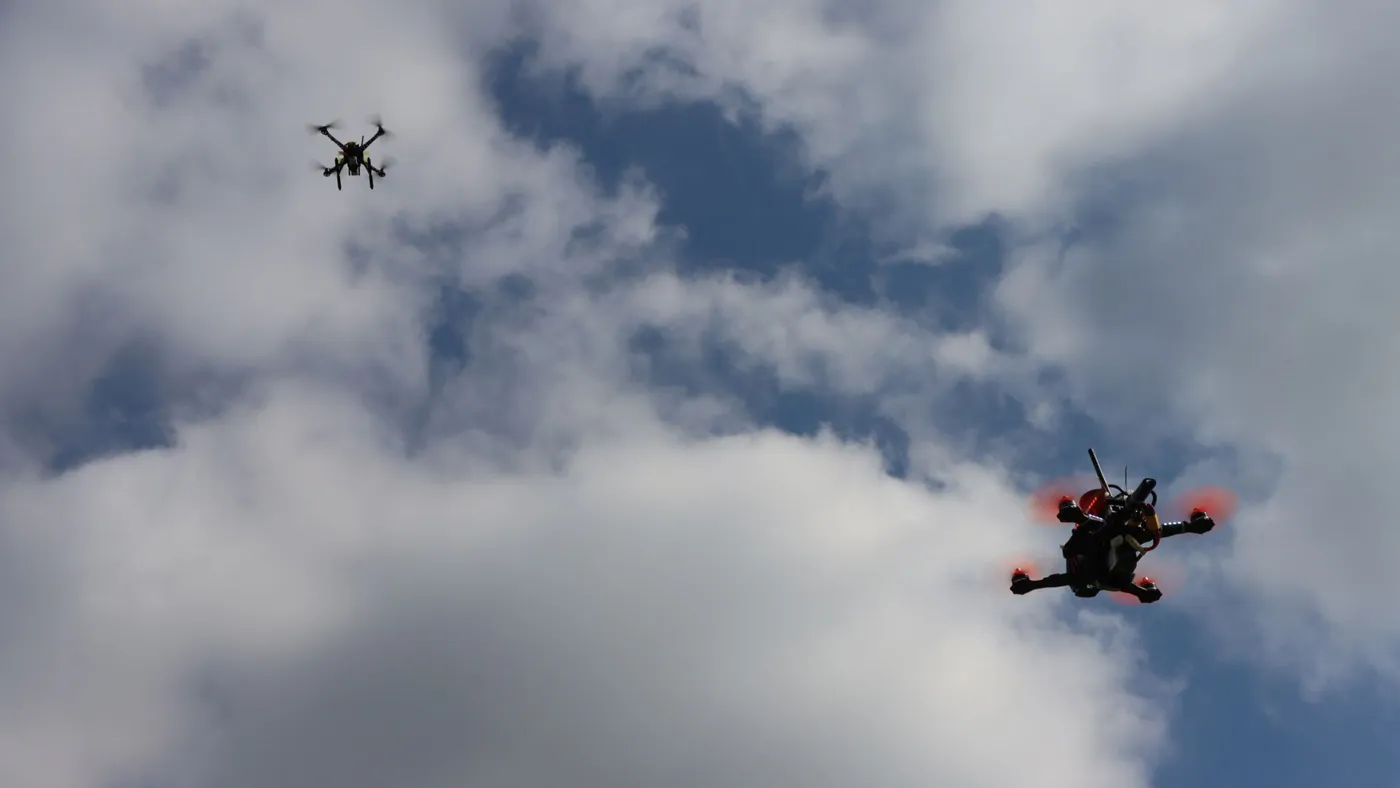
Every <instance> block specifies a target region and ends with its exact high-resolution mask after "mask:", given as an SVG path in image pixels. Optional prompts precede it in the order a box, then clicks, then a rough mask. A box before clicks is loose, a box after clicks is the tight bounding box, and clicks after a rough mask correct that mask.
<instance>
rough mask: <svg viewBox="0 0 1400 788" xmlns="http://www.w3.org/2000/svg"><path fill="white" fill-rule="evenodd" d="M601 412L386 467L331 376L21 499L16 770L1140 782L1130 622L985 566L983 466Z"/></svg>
mask: <svg viewBox="0 0 1400 788" xmlns="http://www.w3.org/2000/svg"><path fill="white" fill-rule="evenodd" d="M624 399H627V398H626V397H625V396H624ZM622 407H624V409H625V410H626V422H627V423H628V424H629V425H632V429H631V432H630V433H629V434H627V435H623V436H618V437H614V438H590V439H589V440H586V441H585V442H584V447H583V448H582V449H581V450H580V451H579V452H578V453H577V454H575V455H573V457H572V459H571V461H570V462H569V464H568V467H567V469H566V470H565V471H564V472H562V473H557V474H556V473H548V472H546V473H542V474H536V473H528V474H512V473H500V472H493V471H489V470H472V469H470V468H468V467H463V466H459V465H457V464H455V463H448V464H445V465H444V464H439V463H433V464H426V463H427V461H426V460H420V461H416V462H413V461H407V460H404V459H401V458H399V457H398V456H397V455H395V454H394V453H393V452H392V451H391V450H389V449H388V447H387V446H386V443H385V441H384V436H383V435H382V433H381V429H380V427H379V426H378V424H377V423H376V420H375V419H374V418H373V417H372V416H371V415H370V414H367V413H366V412H364V411H362V410H361V409H359V408H358V407H357V406H356V405H354V404H353V402H351V401H349V400H347V398H345V397H344V396H343V395H342V394H340V393H338V392H336V391H328V390H324V389H318V388H314V387H305V386H302V385H286V386H278V387H276V388H275V389H273V390H272V391H271V392H270V393H269V394H268V395H267V396H266V397H265V398H263V399H262V404H261V405H259V406H257V407H255V408H244V409H240V410H239V411H237V412H234V413H231V414H229V415H228V416H226V417H225V418H223V419H222V420H220V421H219V422H217V423H210V424H204V425H201V426H191V427H188V428H186V429H185V430H184V431H183V432H182V438H181V445H180V447H179V448H176V449H172V450H169V451H161V452H151V453H147V454H143V455H131V456H127V457H122V458H117V459H113V460H107V461H102V462H99V463H94V464H91V465H89V466H86V467H85V468H84V469H82V470H80V471H77V472H75V473H73V474H70V475H67V476H65V477H62V478H59V479H56V480H52V481H48V482H43V483H27V484H21V485H12V486H10V487H9V488H8V489H7V490H6V492H5V495H4V498H3V504H2V505H3V507H4V510H5V511H4V516H3V518H0V522H4V523H5V524H6V525H5V529H4V534H5V536H6V541H7V542H8V543H9V545H10V549H9V550H7V554H8V555H9V556H10V557H11V560H12V561H13V562H14V564H15V565H18V566H29V567H45V568H48V569H49V571H50V572H51V573H52V574H49V575H47V576H46V577H45V578H44V581H45V583H46V584H47V588H45V589H44V591H43V593H39V592H37V591H36V590H30V591H29V592H28V593H26V594H24V595H23V596H22V597H21V598H23V599H25V600H27V601H26V604H25V609H24V610H23V616H21V617H19V618H18V619H17V621H18V622H19V623H20V624H22V625H23V626H24V629H22V630H21V631H16V632H13V633H12V634H13V635H14V636H12V637H7V638H6V642H7V643H11V644H15V643H19V644H22V645H23V648H19V647H17V646H14V645H11V646H7V647H6V649H4V650H3V651H0V676H3V677H4V681H5V684H6V686H7V690H6V696H7V698H9V699H10V703H7V707H6V709H5V711H4V712H3V713H0V727H3V728H4V729H5V735H4V736H3V737H0V738H3V739H4V740H5V741H7V742H13V743H14V746H15V747H16V748H17V749H16V750H15V753H14V754H13V755H12V756H11V757H6V758H5V759H4V760H3V763H4V764H5V766H4V770H5V771H4V777H5V778H6V782H7V783H10V782H13V783H15V784H21V783H23V784H27V785H37V786H84V785H96V784H98V778H99V776H100V775H101V774H102V770H103V768H104V767H111V766H113V765H120V766H122V767H125V768H127V769H129V770H132V769H134V770H135V771H132V772H131V773H133V774H140V773H141V769H140V767H142V766H147V767H149V766H150V764H152V763H157V764H160V765H161V766H162V767H163V768H165V769H175V770H179V771H180V772H181V773H185V774H194V775H196V777H197V779H196V782H195V784H199V785H210V786H219V785H233V784H250V783H255V784H259V785H282V784H287V785H291V784H304V783H307V782H326V781H331V782H337V783H338V784H342V785H348V786H353V785H366V786H368V785H374V784H379V782H380V781H382V779H383V778H384V776H385V775H387V774H395V773H396V774H400V775H402V774H413V775H415V777H418V778H421V779H420V781H421V783H422V784H425V785H437V784H444V785H446V784H453V783H461V782H471V783H472V784H476V785H498V784H499V785H505V784H518V783H519V782H521V781H525V782H531V783H534V782H558V781H560V780H563V779H569V780H572V781H574V782H576V783H579V784H586V785H634V784H635V785H644V784H654V783H655V782H656V781H658V780H663V779H680V780H681V781H683V782H684V781H690V780H697V781H710V780H712V779H714V778H716V777H723V778H724V779H725V780H726V782H729V783H731V784H738V785H756V784H762V783H766V782H767V781H769V780H772V779H783V780H785V781H798V782H802V783H804V784H830V785H848V784H850V783H851V782H857V781H859V782H879V783H881V784H894V785H903V784H910V785H913V784H920V785H922V784H927V782H928V781H929V780H934V781H936V782H941V783H949V784H958V785H996V784H1005V783H1006V782H1007V781H1010V780H1014V779H1017V778H1018V777H1019V776H1020V775H1022V774H1024V773H1028V772H1029V773H1036V774H1040V775H1053V776H1052V777H1050V778H1049V781H1050V782H1049V784H1052V785H1057V784H1064V785H1123V784H1128V785H1133V784H1146V783H1145V782H1144V775H1143V768H1144V764H1143V762H1142V761H1141V760H1140V758H1141V757H1142V756H1143V755H1146V756H1150V755H1151V752H1152V744H1151V743H1152V742H1154V741H1156V740H1158V738H1159V737H1160V736H1161V735H1162V733H1163V730H1162V728H1161V722H1162V720H1161V717H1160V715H1161V712H1160V711H1159V710H1158V709H1157V708H1156V707H1155V706H1153V705H1150V704H1147V703H1146V702H1144V701H1143V700H1135V699H1133V697H1132V691H1130V690H1129V687H1133V690H1134V691H1135V690H1141V689H1142V688H1143V685H1142V683H1141V681H1140V678H1141V677H1140V675H1138V674H1137V673H1136V672H1135V671H1136V669H1137V665H1136V662H1135V661H1134V657H1133V656H1132V655H1133V647H1132V644H1131V638H1129V640H1128V641H1126V642H1125V641H1122V637H1123V635H1124V634H1125V633H1123V632H1121V631H1119V632H1117V633H1116V634H1114V632H1113V631H1112V630H1111V629H1110V630H1101V631H1099V632H1097V633H1096V632H1095V631H1094V629H1093V628H1091V629H1089V630H1088V631H1087V632H1085V633H1084V634H1077V635H1076V634H1070V633H1068V632H1066V631H1065V630H1063V629H1062V628H1060V627H1058V626H1055V625H1053V624H1051V623H1049V622H1047V621H1046V620H1045V619H1044V618H1043V616H1044V614H1046V613H1048V612H1049V608H1048V607H1047V605H1050V604H1051V603H1050V601H1049V598H1048V597H1046V598H1042V599H1041V600H1039V601H1036V600H1034V599H1026V600H1023V599H1018V598H1015V597H1012V596H1011V595H1009V594H1004V593H1003V592H1002V591H1001V589H1000V588H998V587H995V586H992V585H991V582H992V581H991V578H990V577H989V576H988V575H989V574H990V573H987V572H985V569H986V568H988V567H990V566H992V565H993V564H996V563H998V562H999V561H1000V560H1001V559H1002V558H1003V556H1004V555H1005V554H1006V553H1007V552H1008V551H1011V550H1015V549H1017V548H1018V547H1019V545H1020V543H1021V537H1022V534H1021V533H1020V532H1019V531H1020V529H1019V528H1017V527H1016V526H1015V525H1014V523H1015V521H1016V520H1017V500H1016V497H1015V496H1014V494H1012V492H1011V491H1010V490H1008V489H1006V488H1005V487H1004V486H1003V484H1002V482H1000V481H999V480H998V479H997V478H995V477H992V476H989V475H987V474H986V473H985V472H982V471H979V470H977V469H976V468H973V467H964V468H961V469H959V470H958V471H957V472H956V473H955V474H953V475H950V476H949V477H947V478H945V479H943V481H945V482H947V483H949V485H950V489H949V490H948V491H947V492H946V493H943V494H939V495H933V494H931V493H928V492H926V491H924V490H922V489H921V488H920V487H918V486H917V485H910V484H906V483H902V482H898V481H896V480H893V479H890V478H888V477H885V476H883V474H882V473H881V471H880V469H879V464H878V458H877V457H876V456H874V455H873V454H872V453H870V452H869V451H866V450H862V449H857V448H851V447H843V446H841V445H839V444H836V443H834V442H831V441H827V440H819V441H815V442H807V441H800V440H797V439H794V438H789V437H783V436H780V435H777V434H773V433H759V434H752V435H745V436H734V437H730V438H720V439H698V440H697V439H687V438H685V437H684V436H682V435H677V434H672V433H671V432H670V431H668V430H667V429H665V428H663V427H661V426H660V425H658V424H655V423H653V422H651V421H650V420H649V419H648V418H647V417H646V409H645V407H640V408H639V407H637V406H636V405H635V404H633V405H630V406H626V405H624V406H622ZM41 524H42V526H43V528H42V529H40V528H39V526H40V525H41ZM998 580H1000V578H998ZM11 582H14V581H13V580H12V581H11ZM984 582H985V583H986V584H985V585H984ZM21 590H22V589H21ZM9 598H10V599H11V600H14V599H15V597H13V596H11V597H9ZM21 636H22V637H21ZM60 649H61V652H60ZM59 653H62V654H63V655H64V656H63V657H62V658H59V659H53V658H51V657H53V656H57V655H58V654H59ZM45 656H49V657H50V658H47V659H46V658H44V657H45ZM83 677H87V678H83ZM99 677H100V680H99ZM196 680H198V681H200V682H202V684H203V685H204V686H212V687H213V688H214V690H215V692H216V694H218V693H227V701H226V702H227V704H228V707H227V709H226V711H227V716H225V717H223V718H221V719H219V720H216V721H206V722H204V723H203V724H201V722H200V721H201V719H202V717H201V715H202V714H205V713H212V710H209V709H201V708H200V707H199V706H198V705H197V704H196V703H195V702H194V699H193V698H192V696H191V695H190V694H189V690H190V687H191V684H190V682H192V681H196ZM75 682H76V683H75ZM1148 686H1151V685H1150V684H1149V685H1148ZM1161 691H1166V688H1165V687H1164V688H1162V690H1161ZM26 710H28V711H26ZM36 715H37V716H36ZM36 722H37V723H41V724H36ZM211 734H212V735H215V738H214V739H213V740H212V743H211V742H210V741H204V740H201V737H202V736H208V735H211ZM1008 740H1011V741H1016V742H1017V751H1018V758H1017V759H1015V760H1014V761H1010V760H1007V759H1004V758H1000V757H997V754H998V753H999V752H1001V751H1002V749H1003V747H1004V746H1005V742H1006V741H1008ZM69 742H72V743H77V742H84V743H85V744H84V747H83V748H82V749H65V745H66V744H67V743H69ZM205 747H208V748H209V749H205ZM191 753H193V754H195V755H202V756H203V757H190V755H189V754H191Z"/></svg>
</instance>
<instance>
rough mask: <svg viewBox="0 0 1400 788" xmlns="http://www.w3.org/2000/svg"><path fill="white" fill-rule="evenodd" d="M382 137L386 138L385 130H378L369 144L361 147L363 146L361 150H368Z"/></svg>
mask: <svg viewBox="0 0 1400 788" xmlns="http://www.w3.org/2000/svg"><path fill="white" fill-rule="evenodd" d="M382 136H384V129H377V130H376V131H375V132H374V136H373V137H370V138H369V140H368V141H367V142H365V144H364V145H361V146H360V150H366V149H368V148H369V146H371V145H373V144H374V141H375V140H377V139H379V138H380V137H382Z"/></svg>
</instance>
